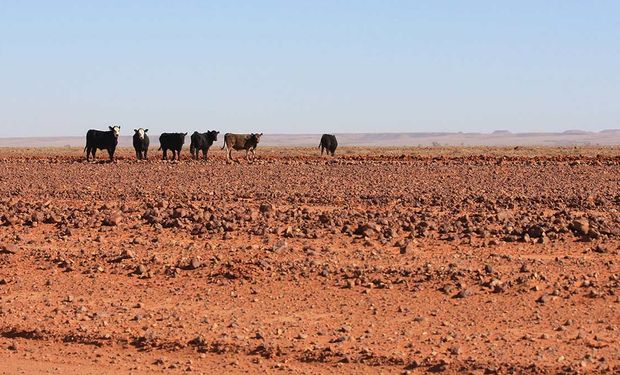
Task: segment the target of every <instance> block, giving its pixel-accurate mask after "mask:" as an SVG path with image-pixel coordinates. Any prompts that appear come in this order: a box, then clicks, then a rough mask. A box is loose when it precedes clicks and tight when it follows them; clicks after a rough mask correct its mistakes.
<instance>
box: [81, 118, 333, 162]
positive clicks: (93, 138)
mask: <svg viewBox="0 0 620 375" xmlns="http://www.w3.org/2000/svg"><path fill="white" fill-rule="evenodd" d="M148 131H149V130H148V129H143V128H140V129H134V135H133V148H134V150H135V151H136V158H137V159H138V160H146V159H147V158H148V151H149V144H150V141H149V136H148V134H147V133H148ZM120 132H121V127H120V126H110V127H109V130H107V131H102V130H94V129H91V130H89V131H88V132H87V133H86V147H84V151H86V160H87V161H90V157H91V155H92V157H93V159H95V153H96V152H97V150H107V151H108V155H109V156H110V160H113V159H114V152H115V151H116V146H117V145H118V136H119V135H120ZM218 134H220V132H218V131H215V130H211V131H207V132H206V133H199V132H197V131H196V132H194V134H192V135H191V137H190V138H191V143H190V146H189V152H190V154H191V155H192V158H193V159H198V158H199V157H200V156H199V154H200V152H202V157H203V158H204V160H207V155H208V153H209V148H210V147H211V146H212V145H213V142H216V141H217V135H218ZM262 135H263V133H251V134H234V133H226V134H225V135H224V146H222V150H224V149H225V150H226V158H227V160H232V151H233V150H237V151H240V150H245V158H246V160H248V161H250V154H251V155H252V160H254V158H255V154H254V150H256V147H258V142H259V141H260V138H261V137H262ZM186 136H187V133H162V134H161V135H160V136H159V149H158V151H159V150H161V151H162V160H168V150H170V151H172V160H180V159H181V149H182V148H183V144H184V143H185V137H186ZM337 147H338V141H337V140H336V136H334V135H333V134H323V136H322V137H321V141H320V143H319V148H320V149H321V155H323V152H324V151H325V152H327V154H328V155H330V154H331V155H332V156H334V155H335V153H336V148H337Z"/></svg>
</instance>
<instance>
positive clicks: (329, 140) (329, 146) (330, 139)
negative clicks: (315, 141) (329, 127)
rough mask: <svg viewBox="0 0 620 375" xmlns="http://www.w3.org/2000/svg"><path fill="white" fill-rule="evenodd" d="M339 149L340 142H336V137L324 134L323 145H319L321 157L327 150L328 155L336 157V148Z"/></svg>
mask: <svg viewBox="0 0 620 375" xmlns="http://www.w3.org/2000/svg"><path fill="white" fill-rule="evenodd" d="M337 147H338V141H337V140H336V136H335V135H333V134H323V136H322V137H321V143H319V148H320V149H321V156H323V150H327V155H329V154H332V156H334V155H335V154H336V148H337Z"/></svg>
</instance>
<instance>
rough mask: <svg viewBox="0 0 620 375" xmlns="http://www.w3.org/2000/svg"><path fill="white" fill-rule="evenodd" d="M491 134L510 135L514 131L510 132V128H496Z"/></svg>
mask: <svg viewBox="0 0 620 375" xmlns="http://www.w3.org/2000/svg"><path fill="white" fill-rule="evenodd" d="M491 134H493V135H508V134H512V133H511V132H510V130H495V131H494V132H493V133H491Z"/></svg>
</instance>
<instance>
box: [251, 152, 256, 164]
mask: <svg viewBox="0 0 620 375" xmlns="http://www.w3.org/2000/svg"><path fill="white" fill-rule="evenodd" d="M254 159H256V153H255V151H254V149H252V162H254Z"/></svg>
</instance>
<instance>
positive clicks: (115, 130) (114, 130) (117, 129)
mask: <svg viewBox="0 0 620 375" xmlns="http://www.w3.org/2000/svg"><path fill="white" fill-rule="evenodd" d="M108 127H109V128H110V131H112V133H114V136H115V137H116V138H118V136H119V134H120V133H121V127H120V126H118V125H115V126H108Z"/></svg>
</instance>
